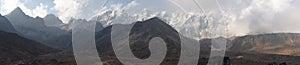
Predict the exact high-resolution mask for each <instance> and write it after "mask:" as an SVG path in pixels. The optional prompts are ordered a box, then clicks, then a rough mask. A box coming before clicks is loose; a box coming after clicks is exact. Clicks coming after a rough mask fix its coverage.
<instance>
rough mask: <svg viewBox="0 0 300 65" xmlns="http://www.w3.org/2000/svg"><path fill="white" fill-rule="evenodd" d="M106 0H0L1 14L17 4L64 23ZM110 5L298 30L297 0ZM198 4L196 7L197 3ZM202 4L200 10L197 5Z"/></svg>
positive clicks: (237, 30) (238, 30) (237, 27)
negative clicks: (199, 14)
mask: <svg viewBox="0 0 300 65" xmlns="http://www.w3.org/2000/svg"><path fill="white" fill-rule="evenodd" d="M105 2H106V0H0V7H1V8H0V13H1V14H2V15H5V14H8V13H9V12H11V11H12V10H13V9H14V8H16V7H20V8H21V9H22V10H23V11H24V12H25V13H26V14H27V15H29V16H32V17H36V16H40V17H44V16H46V15H47V14H50V13H51V14H55V15H57V16H58V17H59V18H60V19H62V20H63V21H64V22H65V23H66V22H67V21H68V20H69V19H70V18H71V17H73V18H83V19H89V18H91V17H92V16H94V15H95V14H97V13H99V11H101V9H102V6H103V4H104V3H105ZM108 3H109V4H106V6H107V7H108V8H109V6H112V5H116V4H117V5H121V6H123V5H126V4H129V3H131V4H134V5H136V6H138V7H135V8H136V9H142V8H144V7H146V8H148V9H150V10H155V9H157V10H159V11H162V10H180V11H182V12H196V13H197V12H202V11H201V9H202V10H204V11H205V13H217V14H219V15H223V16H225V17H227V18H228V20H230V23H229V29H231V31H230V32H232V33H234V34H238V35H242V34H249V33H265V32H299V31H300V27H299V25H300V22H299V21H300V18H299V17H300V16H299V15H300V1H299V0H136V1H134V3H133V2H132V1H131V0H109V1H108ZM197 3H198V4H199V6H198V5H197ZM199 7H201V9H200V8H199Z"/></svg>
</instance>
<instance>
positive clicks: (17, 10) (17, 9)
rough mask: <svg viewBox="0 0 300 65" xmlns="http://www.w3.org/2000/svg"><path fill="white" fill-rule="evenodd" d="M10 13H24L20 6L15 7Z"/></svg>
mask: <svg viewBox="0 0 300 65" xmlns="http://www.w3.org/2000/svg"><path fill="white" fill-rule="evenodd" d="M10 14H22V15H25V13H24V12H23V11H22V9H21V8H20V7H17V8H15V9H14V10H13V11H12V12H10Z"/></svg>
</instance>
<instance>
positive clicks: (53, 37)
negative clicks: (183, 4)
mask: <svg viewBox="0 0 300 65" xmlns="http://www.w3.org/2000/svg"><path fill="white" fill-rule="evenodd" d="M126 15H127V14H122V15H117V14H116V13H113V11H108V12H106V13H104V14H102V15H100V16H98V17H95V18H94V19H92V20H90V21H87V20H85V19H71V20H70V21H69V23H68V24H64V23H62V21H61V20H60V19H59V18H58V17H56V16H55V15H53V14H49V15H47V16H46V17H44V18H40V17H35V18H33V17H30V16H27V15H26V14H25V13H24V12H23V11H22V10H21V9H20V8H16V9H15V10H13V11H12V12H11V13H9V14H7V15H4V16H2V15H0V51H1V52H3V53H0V59H1V58H13V57H23V56H38V55H43V54H47V53H53V52H56V51H58V50H56V49H60V50H67V51H72V30H73V27H74V26H76V25H75V24H77V23H80V24H86V23H95V22H96V27H95V34H96V36H95V40H96V46H97V49H98V52H99V55H100V56H101V57H107V56H109V57H115V54H114V52H113V48H112V43H111V41H113V40H111V29H112V27H113V26H121V27H128V26H130V25H133V28H132V29H131V31H130V34H129V44H130V48H131V51H132V52H133V53H134V55H135V56H136V57H138V58H141V59H145V58H147V57H149V56H150V54H151V52H150V50H149V49H148V47H149V41H150V40H151V39H152V38H154V37H161V38H162V39H163V40H164V41H165V43H166V45H167V48H168V51H167V57H166V58H165V59H166V60H164V62H163V63H168V62H167V60H172V62H177V61H178V60H179V59H178V58H179V56H180V49H182V48H181V44H180V43H181V41H182V40H185V41H187V40H188V41H191V42H189V43H183V44H191V43H193V44H197V41H199V44H200V47H201V51H199V52H201V54H209V53H210V50H211V45H212V43H211V42H212V40H213V39H217V38H203V39H200V40H196V39H193V38H194V37H185V36H184V35H183V34H188V33H191V32H193V30H191V29H186V28H184V27H189V26H191V24H194V23H195V22H187V21H190V20H191V21H194V20H198V19H197V17H199V16H191V17H188V18H187V20H184V21H186V22H184V24H189V25H184V24H179V23H178V24H175V22H173V23H172V22H171V23H170V21H174V20H171V18H172V17H174V16H171V17H169V18H168V19H161V18H160V17H151V18H150V15H145V16H149V17H148V18H149V19H146V20H142V21H136V20H133V19H141V18H143V17H141V16H136V17H138V18H134V17H133V18H131V17H128V15H127V16H126ZM109 16H111V17H109ZM157 16H158V15H157ZM159 16H162V17H163V16H165V15H163V14H162V13H160V15H159ZM176 16H179V14H178V15H176ZM120 17H124V18H120ZM127 17H128V20H127ZM165 17H168V16H167V15H166V16H165ZM101 18H104V19H101ZM114 19H118V20H116V21H117V23H120V22H135V24H132V23H131V24H128V23H126V24H115V23H114V24H113V23H112V21H113V20H114ZM184 19H185V18H184ZM123 20H124V21H123ZM176 20H179V19H176ZM198 21H199V20H198ZM201 22H202V23H205V24H208V23H207V22H205V21H201ZM102 24H103V25H102ZM170 24H173V25H170ZM201 25H202V24H201ZM203 25H204V24H203ZM80 27H82V28H86V27H85V26H80ZM207 28H210V27H209V26H208V25H204V26H203V27H200V29H207ZM197 29H198V28H197ZM182 32H183V33H182ZM200 32H201V35H203V36H204V37H205V35H206V34H207V31H200ZM197 34H198V33H197ZM191 35H194V36H196V35H195V34H191ZM180 36H181V37H183V38H180ZM188 36H189V35H188ZM218 38H223V39H226V42H227V43H226V47H227V51H228V52H233V53H251V54H252V53H253V54H280V55H295V56H300V48H298V47H299V46H300V41H298V40H300V34H299V33H269V34H259V35H246V36H239V37H231V38H225V37H218ZM122 40H127V38H124V39H123V38H122ZM124 44H125V43H124ZM124 44H122V43H121V44H119V45H124ZM53 48H54V49H53ZM184 48H187V49H190V48H188V47H184ZM118 49H122V48H118ZM71 55H72V54H71ZM0 61H1V60H0ZM171 64H173V63H171Z"/></svg>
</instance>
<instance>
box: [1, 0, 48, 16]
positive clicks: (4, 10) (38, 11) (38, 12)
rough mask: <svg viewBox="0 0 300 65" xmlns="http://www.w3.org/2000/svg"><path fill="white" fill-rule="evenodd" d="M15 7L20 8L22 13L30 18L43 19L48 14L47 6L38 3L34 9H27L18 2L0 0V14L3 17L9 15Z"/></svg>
mask: <svg viewBox="0 0 300 65" xmlns="http://www.w3.org/2000/svg"><path fill="white" fill-rule="evenodd" d="M16 7H20V8H21V9H22V10H23V12H24V13H25V14H27V15H29V16H31V17H36V16H39V17H45V16H46V15H47V14H48V6H47V5H43V4H42V3H40V5H39V6H36V8H35V9H29V8H27V7H26V6H25V5H24V3H22V2H20V1H19V0H1V9H0V13H1V14H3V15H6V14H9V13H10V12H11V11H12V10H14V9H15V8H16Z"/></svg>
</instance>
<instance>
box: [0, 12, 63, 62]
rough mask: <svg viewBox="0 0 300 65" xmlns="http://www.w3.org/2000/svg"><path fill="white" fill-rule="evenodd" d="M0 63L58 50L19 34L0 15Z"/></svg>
mask: <svg viewBox="0 0 300 65" xmlns="http://www.w3.org/2000/svg"><path fill="white" fill-rule="evenodd" d="M0 25H1V26H0V52H1V53H0V62H1V63H0V64H1V65H4V64H7V63H8V64H10V63H12V62H15V61H16V60H19V59H24V58H31V57H36V56H39V55H44V54H49V53H55V52H58V51H59V50H56V49H53V48H50V47H48V46H46V45H44V44H42V43H38V42H36V41H33V40H30V39H27V38H24V37H21V36H19V35H18V34H17V33H18V32H17V31H16V30H15V29H14V27H13V26H12V25H11V24H10V22H9V21H8V20H7V19H6V18H5V17H3V16H0Z"/></svg>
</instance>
